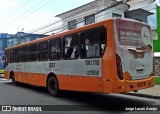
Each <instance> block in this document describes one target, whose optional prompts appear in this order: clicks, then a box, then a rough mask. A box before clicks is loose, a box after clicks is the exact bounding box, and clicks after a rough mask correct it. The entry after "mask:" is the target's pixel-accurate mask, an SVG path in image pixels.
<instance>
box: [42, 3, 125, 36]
mask: <svg viewBox="0 0 160 114" xmlns="http://www.w3.org/2000/svg"><path fill="white" fill-rule="evenodd" d="M121 3H123V2H122V1H120V2H115V3H114V4H112V5H111V6H108V7H107V8H104V9H102V10H100V11H97V12H96V13H95V15H97V14H99V13H101V12H103V11H105V10H108V9H111V8H113V7H115V6H118V5H119V4H121ZM84 21H85V20H84V19H82V20H81V21H79V22H77V23H76V24H75V25H77V24H79V23H82V22H84ZM61 28H66V29H68V25H65V26H62V27H60V28H59V29H61ZM57 29H58V28H56V29H54V30H50V31H48V32H45V33H42V34H47V33H50V32H53V31H55V30H57Z"/></svg>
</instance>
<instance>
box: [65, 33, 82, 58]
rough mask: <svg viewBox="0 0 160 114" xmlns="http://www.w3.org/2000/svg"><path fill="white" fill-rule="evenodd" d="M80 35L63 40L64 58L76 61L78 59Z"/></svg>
mask: <svg viewBox="0 0 160 114" xmlns="http://www.w3.org/2000/svg"><path fill="white" fill-rule="evenodd" d="M78 39H79V35H78V34H73V35H70V36H66V37H64V39H63V47H64V48H63V58H65V59H76V58H78V55H79V54H78Z"/></svg>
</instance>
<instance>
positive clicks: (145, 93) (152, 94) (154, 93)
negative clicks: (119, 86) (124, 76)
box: [126, 85, 160, 99]
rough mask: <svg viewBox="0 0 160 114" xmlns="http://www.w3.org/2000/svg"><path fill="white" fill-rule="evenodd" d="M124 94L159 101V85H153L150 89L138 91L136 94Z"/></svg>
mask: <svg viewBox="0 0 160 114" xmlns="http://www.w3.org/2000/svg"><path fill="white" fill-rule="evenodd" d="M126 94H127V95H134V96H140V97H148V98H155V99H160V85H155V86H154V87H152V88H148V89H143V90H138V92H129V93H126Z"/></svg>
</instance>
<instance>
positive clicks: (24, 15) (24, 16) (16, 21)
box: [1, 0, 51, 30]
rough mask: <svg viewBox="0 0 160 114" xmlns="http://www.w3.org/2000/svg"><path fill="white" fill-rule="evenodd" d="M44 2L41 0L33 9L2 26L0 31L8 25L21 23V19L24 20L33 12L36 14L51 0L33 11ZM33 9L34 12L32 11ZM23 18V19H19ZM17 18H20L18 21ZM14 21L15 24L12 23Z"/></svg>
mask: <svg viewBox="0 0 160 114" xmlns="http://www.w3.org/2000/svg"><path fill="white" fill-rule="evenodd" d="M43 1H44V0H41V1H40V2H38V4H36V5H34V7H32V8H31V9H30V10H28V11H27V12H25V13H24V14H22V15H20V16H19V17H17V18H15V19H14V20H12V21H10V22H9V23H7V24H6V25H4V26H2V27H1V28H3V29H1V30H4V29H5V28H6V27H8V26H9V25H14V24H16V23H18V22H20V21H22V20H23V19H25V18H26V17H27V16H29V15H31V14H33V13H34V12H36V11H37V10H39V9H40V8H42V7H44V6H45V5H47V4H48V3H49V2H51V0H49V1H47V2H46V3H45V4H43V5H42V6H40V7H39V8H37V9H35V7H37V6H39V5H40V4H41V3H42V2H43ZM33 9H35V10H34V11H32V10H33ZM30 11H32V12H31V13H29V14H28V15H26V14H27V13H28V12H30ZM21 17H23V18H21ZM18 18H21V19H19V20H17V19H18ZM14 21H15V22H14Z"/></svg>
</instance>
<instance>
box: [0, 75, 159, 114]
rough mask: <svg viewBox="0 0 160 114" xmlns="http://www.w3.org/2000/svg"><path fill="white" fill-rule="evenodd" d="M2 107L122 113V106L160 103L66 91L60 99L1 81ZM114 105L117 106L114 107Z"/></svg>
mask: <svg viewBox="0 0 160 114" xmlns="http://www.w3.org/2000/svg"><path fill="white" fill-rule="evenodd" d="M0 105H62V106H63V107H64V106H66V107H67V106H68V105H69V106H73V108H74V106H83V107H84V108H86V109H88V111H85V110H83V109H82V111H54V112H47V111H46V112H42V114H48V113H52V114H59V113H61V114H66V113H67V114H72V113H73V114H82V113H85V114H115V113H119V112H118V111H119V110H121V106H122V105H124V106H128V108H129V106H130V105H132V106H133V105H135V106H137V105H139V106H140V107H143V106H149V107H157V105H159V106H160V100H158V99H150V98H143V97H136V96H129V95H124V94H96V93H83V92H69V91H63V92H62V94H61V96H60V97H52V96H50V95H49V94H48V92H47V90H46V89H45V88H38V87H33V86H30V85H26V84H18V85H17V86H13V85H12V83H11V81H10V80H5V79H3V78H0ZM112 105H116V106H114V107H113V106H112ZM111 106H112V107H111ZM159 106H158V107H159ZM159 108H160V107H159ZM95 110H97V111H95ZM149 112H150V113H152V114H157V113H159V111H155V112H154V111H152V112H151V111H148V113H149ZM21 113H24V112H14V114H21ZM26 113H27V112H26ZM35 113H37V114H41V113H39V112H30V114H35ZM121 113H125V114H128V113H129V114H130V113H135V114H137V113H142V111H140V112H139V111H129V110H127V111H125V110H124V111H123V110H121ZM0 114H13V112H0ZM27 114H28V113H27Z"/></svg>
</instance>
